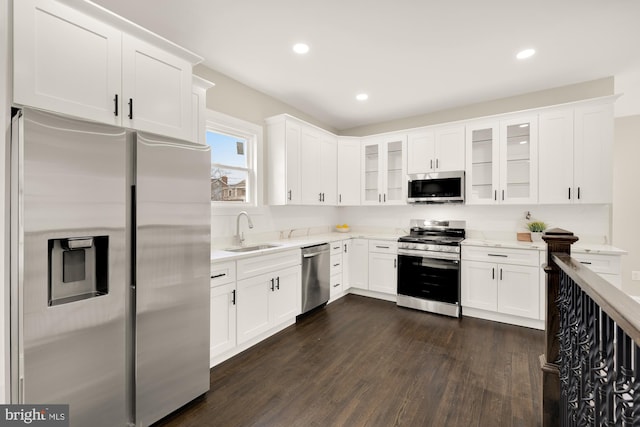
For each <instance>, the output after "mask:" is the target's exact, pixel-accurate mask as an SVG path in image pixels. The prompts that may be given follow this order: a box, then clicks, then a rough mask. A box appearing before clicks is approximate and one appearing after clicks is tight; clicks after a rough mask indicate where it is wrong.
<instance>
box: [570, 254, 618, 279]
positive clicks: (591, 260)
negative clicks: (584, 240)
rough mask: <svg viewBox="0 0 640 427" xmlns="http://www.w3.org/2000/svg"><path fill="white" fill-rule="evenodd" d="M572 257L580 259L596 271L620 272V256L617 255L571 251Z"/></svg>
mask: <svg viewBox="0 0 640 427" xmlns="http://www.w3.org/2000/svg"><path fill="white" fill-rule="evenodd" d="M571 257H573V258H575V259H577V260H578V261H580V263H582V264H584V265H585V266H586V267H589V268H590V269H591V270H593V271H594V272H596V273H604V274H620V257H619V256H617V255H605V254H602V255H601V254H585V253H581V252H579V253H576V252H573V253H571Z"/></svg>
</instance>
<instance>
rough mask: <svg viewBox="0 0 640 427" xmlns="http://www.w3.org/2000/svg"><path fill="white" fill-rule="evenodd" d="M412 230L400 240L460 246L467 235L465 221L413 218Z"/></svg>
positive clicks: (399, 240)
mask: <svg viewBox="0 0 640 427" xmlns="http://www.w3.org/2000/svg"><path fill="white" fill-rule="evenodd" d="M410 224H411V231H410V233H409V235H408V236H402V237H400V238H399V239H398V242H407V243H428V244H434V245H444V246H458V245H459V244H460V242H462V241H463V240H464V237H465V225H466V224H465V222H464V221H428V220H422V219H412V220H411V223H410Z"/></svg>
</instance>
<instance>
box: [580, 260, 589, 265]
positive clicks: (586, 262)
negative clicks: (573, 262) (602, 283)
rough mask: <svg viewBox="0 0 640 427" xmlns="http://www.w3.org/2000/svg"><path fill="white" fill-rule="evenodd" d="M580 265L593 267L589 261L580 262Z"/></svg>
mask: <svg viewBox="0 0 640 427" xmlns="http://www.w3.org/2000/svg"><path fill="white" fill-rule="evenodd" d="M580 264H587V265H591V263H590V262H589V261H580Z"/></svg>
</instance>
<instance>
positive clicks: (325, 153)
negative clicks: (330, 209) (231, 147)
mask: <svg viewBox="0 0 640 427" xmlns="http://www.w3.org/2000/svg"><path fill="white" fill-rule="evenodd" d="M267 150H268V155H267V158H268V162H269V166H268V168H267V174H268V188H269V195H268V197H269V204H271V205H335V204H336V203H337V202H336V201H337V186H338V185H337V179H338V171H337V168H338V161H337V138H336V136H335V135H332V134H330V133H328V132H325V131H323V130H322V129H319V128H316V127H315V126H312V125H310V124H308V123H305V122H303V121H301V120H298V119H296V118H294V117H291V116H289V115H287V114H281V115H279V116H274V117H270V118H268V119H267Z"/></svg>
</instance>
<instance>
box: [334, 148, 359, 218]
mask: <svg viewBox="0 0 640 427" xmlns="http://www.w3.org/2000/svg"><path fill="white" fill-rule="evenodd" d="M337 204H338V205H344V206H357V205H359V204H360V139H351V138H349V139H347V138H338V203H337Z"/></svg>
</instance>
